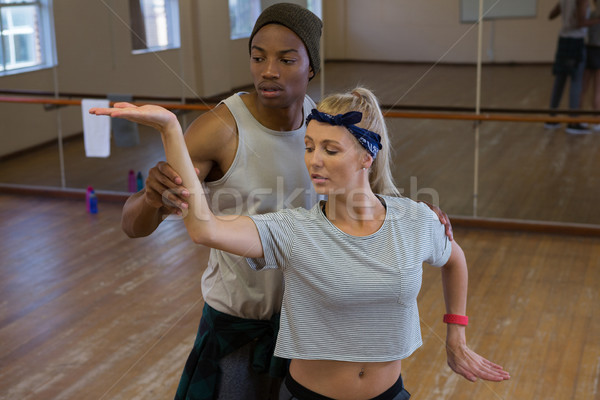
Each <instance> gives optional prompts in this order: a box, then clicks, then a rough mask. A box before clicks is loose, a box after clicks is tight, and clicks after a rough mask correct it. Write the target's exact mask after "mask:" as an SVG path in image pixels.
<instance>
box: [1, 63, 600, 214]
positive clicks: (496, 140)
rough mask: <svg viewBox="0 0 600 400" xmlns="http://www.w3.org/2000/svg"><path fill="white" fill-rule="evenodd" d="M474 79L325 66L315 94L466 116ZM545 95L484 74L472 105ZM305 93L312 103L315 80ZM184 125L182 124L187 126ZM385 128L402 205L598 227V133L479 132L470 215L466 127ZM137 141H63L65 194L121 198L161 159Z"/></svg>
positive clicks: (38, 170) (25, 159) (469, 127)
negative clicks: (104, 151) (352, 92)
mask: <svg viewBox="0 0 600 400" xmlns="http://www.w3.org/2000/svg"><path fill="white" fill-rule="evenodd" d="M475 78H476V71H475V68H474V67H473V66H467V65H437V66H435V67H432V66H431V65H418V64H415V65H411V64H409V65H407V64H392V63H336V62H330V63H327V64H326V67H325V80H326V85H325V91H326V93H329V92H338V91H342V90H347V89H349V88H351V87H353V86H356V85H364V86H367V87H369V88H371V89H373V91H374V92H375V93H376V94H377V95H378V96H379V98H380V100H381V102H382V103H383V104H397V105H428V106H464V107H467V106H469V107H473V108H474V105H475V88H476V84H475ZM551 86H552V75H551V73H550V67H549V66H547V65H528V66H523V65H521V66H517V65H515V66H485V67H484V68H483V73H482V106H483V107H501V108H515V109H545V108H547V107H548V101H549V98H550V90H551ZM309 92H310V94H311V95H312V97H314V98H315V99H318V98H319V96H320V86H319V82H318V81H317V80H315V81H314V82H312V83H311V85H310V91H309ZM564 97H565V98H564V99H563V103H564V102H565V101H566V97H567V96H566V94H565V96H564ZM563 106H564V105H563ZM23 107H24V110H25V109H26V107H32V106H31V105H23ZM193 117H194V115H193V114H190V115H187V116H186V120H187V122H188V123H189V122H191V121H192V120H193ZM388 124H389V126H390V132H391V138H392V144H393V150H394V158H393V173H394V177H395V179H396V181H397V184H398V186H399V187H400V188H401V189H402V190H403V193H404V194H405V195H406V196H408V197H411V198H418V199H422V200H426V201H430V202H434V203H438V204H439V205H440V206H441V207H442V208H443V209H444V210H445V211H446V212H447V213H448V214H451V215H460V216H473V215H476V216H478V217H488V218H505V219H525V220H534V221H553V222H565V223H579V224H596V225H600V207H597V206H596V204H597V202H598V200H599V199H600V157H598V154H600V133H593V134H591V135H577V136H572V135H568V134H566V133H565V132H564V129H559V130H556V131H547V130H545V129H544V128H543V125H542V124H541V123H524V122H519V123H509V122H485V123H483V124H482V125H481V127H480V142H479V146H478V147H477V150H478V151H479V169H478V171H477V172H478V180H477V183H478V193H477V208H476V210H474V189H475V184H474V176H475V150H476V146H475V130H474V125H473V123H472V122H467V121H444V120H441V121H440V120H427V119H398V118H394V119H388ZM50 129H53V128H50ZM54 129H55V128H54ZM140 137H141V144H140V145H139V146H136V147H133V148H118V147H115V146H113V148H112V155H111V157H110V158H108V159H94V158H91V159H90V158H86V157H85V156H84V151H83V143H82V140H81V139H79V140H71V141H67V142H65V144H64V164H65V179H66V186H67V187H69V188H85V187H87V186H88V185H92V186H94V188H96V189H97V190H98V189H101V190H111V191H126V190H127V174H128V171H129V170H130V169H133V170H134V171H142V172H143V173H144V174H146V173H147V171H148V169H149V168H150V167H151V166H153V165H154V164H155V163H156V162H157V161H159V160H163V159H164V155H163V150H162V144H161V141H160V137H159V135H158V134H156V133H155V132H152V131H151V130H149V129H142V130H141V134H140ZM59 165H60V163H59V158H58V148H57V146H50V147H48V148H44V149H39V150H37V151H34V152H31V153H28V154H25V155H22V156H20V157H14V158H9V159H4V160H2V161H0V183H10V184H25V185H43V186H57V187H58V186H60V185H61V177H60V169H59Z"/></svg>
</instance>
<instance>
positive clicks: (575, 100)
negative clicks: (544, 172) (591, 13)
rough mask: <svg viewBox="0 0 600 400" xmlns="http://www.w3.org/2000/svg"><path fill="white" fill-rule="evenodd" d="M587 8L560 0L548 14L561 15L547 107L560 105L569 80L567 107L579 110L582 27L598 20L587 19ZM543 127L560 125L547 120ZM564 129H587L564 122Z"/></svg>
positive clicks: (583, 2) (576, 0) (583, 1)
mask: <svg viewBox="0 0 600 400" xmlns="http://www.w3.org/2000/svg"><path fill="white" fill-rule="evenodd" d="M588 8H589V7H588V1H587V0H560V1H559V2H558V3H557V4H556V6H555V7H554V8H553V9H552V11H550V15H549V16H548V18H549V19H554V18H556V17H558V16H559V15H561V16H562V27H561V30H560V34H559V37H558V44H557V47H556V55H555V57H554V65H553V66H552V73H553V74H554V86H553V88H552V96H551V98H550V108H551V109H557V108H558V106H559V105H560V101H561V98H562V94H563V91H564V88H565V85H566V83H567V80H570V87H569V108H570V109H571V110H578V109H579V106H580V99H581V90H582V81H583V71H584V69H585V58H586V52H585V37H586V34H587V28H586V27H587V26H590V25H593V24H595V23H596V22H598V21H596V20H591V19H588V18H587V14H588ZM551 115H554V114H551ZM545 127H546V128H547V129H556V128H558V127H560V124H559V123H557V122H547V123H546V124H545ZM566 131H567V133H572V134H579V133H589V132H590V131H589V129H588V128H587V127H586V126H585V125H583V124H581V123H570V124H567V128H566Z"/></svg>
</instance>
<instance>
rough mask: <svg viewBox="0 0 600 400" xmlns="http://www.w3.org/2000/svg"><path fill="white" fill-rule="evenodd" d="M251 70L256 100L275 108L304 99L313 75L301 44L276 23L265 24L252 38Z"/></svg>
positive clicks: (290, 32)
mask: <svg viewBox="0 0 600 400" xmlns="http://www.w3.org/2000/svg"><path fill="white" fill-rule="evenodd" d="M250 72H251V73H252V78H253V80H254V87H255V88H256V91H257V93H258V98H259V101H261V103H263V104H264V105H265V106H268V107H277V108H279V107H288V106H289V105H291V104H292V103H294V102H297V101H298V100H299V99H302V100H303V99H304V95H305V94H306V88H307V86H308V80H309V78H311V77H312V75H313V72H312V68H311V67H310V60H309V58H308V53H307V51H306V47H305V46H304V43H302V40H300V38H299V37H298V36H297V35H296V34H295V33H294V32H292V31H291V30H290V29H288V28H286V27H285V26H283V25H279V24H269V25H265V26H264V27H262V28H261V29H260V30H259V31H258V32H257V33H256V34H255V35H254V37H253V38H252V46H251V48H250Z"/></svg>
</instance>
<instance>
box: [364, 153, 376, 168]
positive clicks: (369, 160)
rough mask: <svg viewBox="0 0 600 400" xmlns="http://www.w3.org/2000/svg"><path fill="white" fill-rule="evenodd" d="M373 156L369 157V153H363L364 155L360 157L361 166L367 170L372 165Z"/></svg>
mask: <svg viewBox="0 0 600 400" xmlns="http://www.w3.org/2000/svg"><path fill="white" fill-rule="evenodd" d="M373 161H374V160H373V156H372V155H370V154H369V153H367V152H366V151H365V152H364V155H363V157H362V166H363V168H366V169H369V168H371V165H373Z"/></svg>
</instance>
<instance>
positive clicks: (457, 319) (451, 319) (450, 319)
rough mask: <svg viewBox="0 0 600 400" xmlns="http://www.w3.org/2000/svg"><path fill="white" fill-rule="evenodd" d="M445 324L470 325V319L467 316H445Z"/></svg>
mask: <svg viewBox="0 0 600 400" xmlns="http://www.w3.org/2000/svg"><path fill="white" fill-rule="evenodd" d="M444 322H445V323H447V324H457V325H464V326H467V325H469V317H467V316H466V315H457V314H444Z"/></svg>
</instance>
